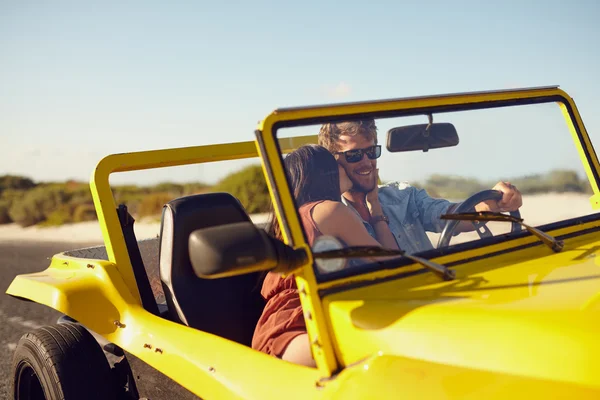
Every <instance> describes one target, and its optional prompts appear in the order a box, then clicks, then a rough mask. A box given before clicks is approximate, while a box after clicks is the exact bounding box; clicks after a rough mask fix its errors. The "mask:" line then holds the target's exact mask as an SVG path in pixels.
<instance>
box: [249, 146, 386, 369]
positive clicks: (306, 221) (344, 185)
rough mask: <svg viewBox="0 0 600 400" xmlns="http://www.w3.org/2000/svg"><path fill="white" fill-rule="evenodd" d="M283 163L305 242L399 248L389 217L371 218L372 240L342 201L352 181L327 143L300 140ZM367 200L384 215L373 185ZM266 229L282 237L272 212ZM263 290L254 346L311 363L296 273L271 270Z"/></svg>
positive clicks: (374, 211)
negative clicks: (324, 239) (333, 240)
mask: <svg viewBox="0 0 600 400" xmlns="http://www.w3.org/2000/svg"><path fill="white" fill-rule="evenodd" d="M284 165H285V169H286V172H287V176H288V180H289V182H290V186H291V188H292V190H293V194H294V198H295V199H296V205H297V206H298V213H299V215H300V219H301V222H302V225H303V227H304V231H305V233H306V235H307V240H308V243H309V245H311V246H312V244H313V242H314V240H315V239H316V238H317V237H319V236H321V235H331V236H335V237H337V238H339V239H341V240H342V241H343V242H344V243H345V244H346V245H348V246H383V247H387V248H392V249H398V245H397V243H396V240H395V239H394V236H393V235H392V233H391V231H390V229H389V227H388V225H387V223H385V222H384V221H380V222H377V223H374V228H375V233H376V236H377V239H378V240H375V239H374V238H373V237H371V235H369V233H368V232H367V230H366V228H365V227H364V225H363V222H362V220H361V218H360V217H359V216H358V215H357V214H356V213H355V212H353V211H352V210H351V209H350V208H349V207H346V206H345V205H344V204H343V203H342V202H341V201H340V200H341V195H342V193H344V192H346V191H348V190H350V189H351V187H352V182H351V181H350V179H349V178H348V176H347V175H346V173H345V171H344V169H343V168H342V167H341V166H339V165H338V163H337V161H336V159H335V157H334V156H333V155H332V154H331V153H330V152H329V151H328V150H327V149H326V148H324V147H322V146H318V145H305V146H302V147H300V148H298V149H296V150H295V151H293V152H291V153H289V154H288V155H287V156H286V157H285V160H284ZM367 205H368V208H369V210H370V212H371V218H374V217H377V216H381V215H383V212H382V210H381V206H380V205H379V200H378V198H377V188H375V189H374V190H373V191H372V192H371V193H369V194H368V195H367ZM268 231H269V233H270V234H271V235H272V236H273V237H275V238H277V239H280V240H282V237H281V232H280V230H279V224H278V223H277V219H276V217H275V215H274V213H273V214H272V217H271V222H270V227H269V229H268ZM261 294H262V296H263V297H264V298H265V300H266V301H267V304H266V306H265V309H264V310H263V314H262V316H261V317H260V319H259V321H258V323H257V326H256V330H255V332H254V337H253V340H252V348H254V349H257V350H260V351H263V352H265V353H267V354H271V355H274V356H276V357H279V358H282V359H284V360H287V361H291V362H294V363H298V364H302V365H307V366H313V367H314V366H315V362H314V360H313V358H312V356H311V351H310V344H309V340H308V335H307V333H306V325H305V323H304V317H303V315H302V306H301V305H300V297H299V295H298V288H297V287H296V281H295V278H294V276H293V275H290V276H288V277H286V278H285V279H284V278H283V277H282V276H281V275H280V274H276V273H273V272H269V273H268V274H267V276H266V277H265V280H264V282H263V286H262V290H261Z"/></svg>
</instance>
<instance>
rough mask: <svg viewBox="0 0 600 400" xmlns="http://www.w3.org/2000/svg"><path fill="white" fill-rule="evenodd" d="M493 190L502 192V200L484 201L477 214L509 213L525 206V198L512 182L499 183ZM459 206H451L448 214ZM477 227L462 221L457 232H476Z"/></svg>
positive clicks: (478, 207)
mask: <svg viewBox="0 0 600 400" xmlns="http://www.w3.org/2000/svg"><path fill="white" fill-rule="evenodd" d="M492 190H498V191H500V192H502V199H500V200H498V201H495V200H487V201H482V202H481V203H479V204H477V205H476V206H475V211H477V212H485V211H492V212H508V211H515V210H518V209H519V208H521V206H522V205H523V197H522V196H521V192H520V191H519V189H517V188H516V186H514V185H511V183H510V182H498V183H497V184H496V185H495V186H494V187H493V188H492ZM457 206H458V204H454V205H452V206H450V208H449V209H448V213H451V212H453V211H454V209H455V208H456V207H457ZM474 230H475V226H474V225H473V223H472V222H471V221H461V222H460V223H459V224H458V225H457V226H456V231H455V232H470V231H474Z"/></svg>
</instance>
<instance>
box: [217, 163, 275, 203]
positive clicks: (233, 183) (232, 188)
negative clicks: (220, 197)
mask: <svg viewBox="0 0 600 400" xmlns="http://www.w3.org/2000/svg"><path fill="white" fill-rule="evenodd" d="M211 191H212V192H227V193H230V194H231V195H233V196H235V197H237V198H238V199H239V200H240V202H241V203H242V205H243V206H244V208H245V209H246V212H248V213H249V214H253V213H262V212H268V211H269V205H270V197H269V189H268V187H267V182H266V181H265V177H264V174H263V171H262V167H261V166H260V165H252V166H249V167H246V168H244V169H242V170H241V171H237V172H234V173H231V174H229V175H227V176H226V177H225V178H223V179H222V180H221V181H220V182H219V183H217V184H216V185H215V187H213V188H212V190H211Z"/></svg>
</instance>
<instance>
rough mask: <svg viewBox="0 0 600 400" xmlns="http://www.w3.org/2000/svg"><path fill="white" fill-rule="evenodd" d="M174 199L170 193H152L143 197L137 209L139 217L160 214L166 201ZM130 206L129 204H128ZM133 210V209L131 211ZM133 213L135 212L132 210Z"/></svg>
mask: <svg viewBox="0 0 600 400" xmlns="http://www.w3.org/2000/svg"><path fill="white" fill-rule="evenodd" d="M171 200H173V196H172V195H171V194H169V193H152V194H149V195H147V196H146V197H144V198H143V200H142V202H141V203H140V205H139V208H138V210H137V213H136V214H137V217H138V218H143V217H153V216H156V215H160V213H161V212H162V209H163V206H164V205H165V203H168V202H169V201H171ZM128 208H129V206H128ZM130 212H131V211H130ZM131 214H133V212H131Z"/></svg>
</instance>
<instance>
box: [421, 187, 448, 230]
mask: <svg viewBox="0 0 600 400" xmlns="http://www.w3.org/2000/svg"><path fill="white" fill-rule="evenodd" d="M415 203H416V204H417V208H418V209H419V213H420V215H421V223H422V224H423V227H424V228H425V230H426V231H429V232H436V233H440V232H442V230H443V229H444V226H445V225H446V221H444V220H442V219H440V216H441V215H442V214H445V213H446V212H447V211H448V208H450V206H452V205H454V204H456V203H452V202H450V201H448V200H444V199H434V198H433V197H431V196H429V195H428V194H427V192H426V191H425V189H416V188H415Z"/></svg>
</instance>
